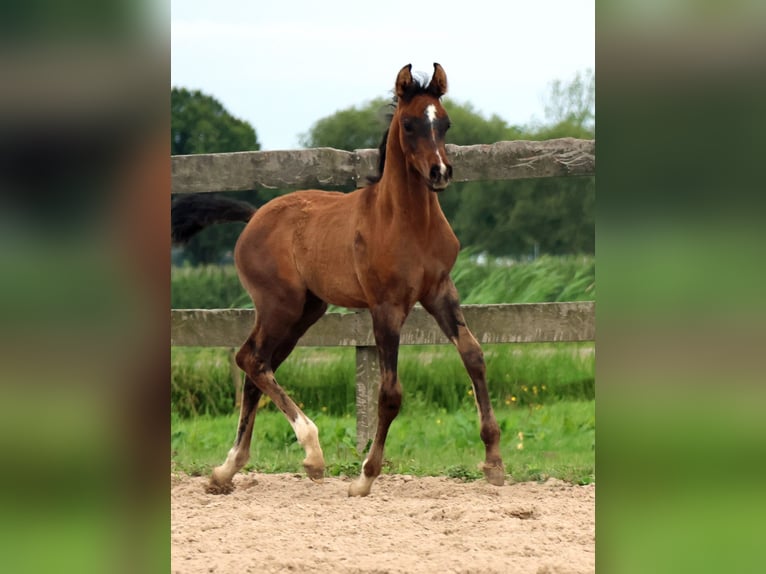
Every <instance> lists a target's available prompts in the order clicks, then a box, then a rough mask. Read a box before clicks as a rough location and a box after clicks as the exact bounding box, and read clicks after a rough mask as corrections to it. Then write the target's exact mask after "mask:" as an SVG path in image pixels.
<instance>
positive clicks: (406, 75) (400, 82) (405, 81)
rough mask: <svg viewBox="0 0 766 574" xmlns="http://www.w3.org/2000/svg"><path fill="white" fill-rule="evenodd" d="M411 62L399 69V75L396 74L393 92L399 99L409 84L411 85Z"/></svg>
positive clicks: (402, 97)
mask: <svg viewBox="0 0 766 574" xmlns="http://www.w3.org/2000/svg"><path fill="white" fill-rule="evenodd" d="M411 70H412V64H407V65H406V66H404V68H402V69H401V70H399V75H398V76H396V85H395V88H394V89H395V92H396V97H397V98H399V99H400V100H401V99H404V96H405V94H406V93H407V91H408V90H409V88H410V86H412V73H411Z"/></svg>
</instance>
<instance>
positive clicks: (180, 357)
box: [170, 347, 235, 417]
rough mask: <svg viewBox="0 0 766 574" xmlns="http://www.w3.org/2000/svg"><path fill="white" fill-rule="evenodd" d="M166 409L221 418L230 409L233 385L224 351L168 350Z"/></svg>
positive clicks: (232, 405)
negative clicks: (191, 351)
mask: <svg viewBox="0 0 766 574" xmlns="http://www.w3.org/2000/svg"><path fill="white" fill-rule="evenodd" d="M170 362H171V365H172V366H171V369H170V407H171V410H172V412H173V413H175V414H176V415H180V416H184V417H189V416H194V415H201V414H209V415H222V414H228V413H231V412H232V411H233V409H234V397H235V392H234V383H233V382H232V377H231V368H230V366H229V360H228V357H227V355H226V352H225V351H223V350H222V349H209V348H199V349H195V350H194V352H193V353H189V352H188V350H187V349H182V348H179V347H172V348H171V349H170Z"/></svg>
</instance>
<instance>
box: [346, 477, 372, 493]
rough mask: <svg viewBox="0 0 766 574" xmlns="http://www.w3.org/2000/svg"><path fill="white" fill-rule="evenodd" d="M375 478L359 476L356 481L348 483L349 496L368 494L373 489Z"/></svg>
mask: <svg viewBox="0 0 766 574" xmlns="http://www.w3.org/2000/svg"><path fill="white" fill-rule="evenodd" d="M374 480H375V479H370V478H367V477H360V478H357V479H356V480H355V481H354V482H352V483H351V484H349V485H348V495H349V496H367V495H368V494H370V490H371V489H372V483H373V481H374Z"/></svg>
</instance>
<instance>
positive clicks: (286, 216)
mask: <svg viewBox="0 0 766 574" xmlns="http://www.w3.org/2000/svg"><path fill="white" fill-rule="evenodd" d="M423 84H424V83H421V82H420V81H418V80H416V79H414V78H413V76H412V74H411V66H410V65H407V66H405V67H404V68H402V69H401V70H400V71H399V74H398V75H397V77H396V83H395V88H394V92H395V94H396V102H397V105H396V109H395V111H394V113H393V117H392V119H391V124H390V126H389V129H388V132H387V137H386V139H385V141H384V144H382V145H381V161H380V165H381V168H382V169H381V174H380V176H379V178H377V181H376V182H375V183H372V184H371V185H369V186H367V187H364V188H361V189H357V190H356V191H354V192H351V193H347V194H344V193H339V192H326V191H317V190H307V191H297V192H293V193H290V194H287V195H284V196H281V197H278V198H276V199H274V200H272V201H270V202H269V203H267V204H266V205H264V206H263V207H262V208H260V209H259V210H258V211H257V212H256V211H255V210H254V209H253V208H252V207H250V206H247V205H243V204H242V203H240V202H234V201H232V200H228V199H224V198H217V197H214V196H212V195H210V194H200V195H190V196H182V197H181V198H180V199H179V200H176V202H175V203H174V206H173V232H174V238H175V239H176V240H184V239H185V238H187V237H188V234H189V233H193V231H194V230H198V229H199V228H201V227H204V226H205V225H208V224H210V223H214V222H216V221H224V220H243V221H248V224H247V226H246V227H245V229H244V231H243V232H242V234H241V235H240V237H239V239H238V241H237V245H236V248H235V251H234V260H235V263H236V266H237V270H238V273H239V278H240V280H241V282H242V285H243V286H244V287H245V289H247V291H248V293H249V294H250V296H251V297H252V299H253V303H254V305H255V308H256V311H257V318H256V321H255V328H254V329H253V332H252V334H251V335H250V337H249V338H248V339H247V341H246V342H245V344H244V345H243V346H242V348H241V349H240V350H239V352H238V354H237V364H238V365H239V367H240V368H241V369H242V370H243V371H244V372H245V374H246V378H245V386H244V392H243V398H242V410H241V413H240V419H239V426H238V429H237V434H236V439H235V442H234V446H233V447H232V448H231V450H230V451H229V454H228V456H227V458H226V461H225V462H224V463H223V464H222V465H221V466H218V467H216V468H215V469H214V470H213V473H212V476H211V478H210V482H209V485H208V486H207V490H208V492H212V493H228V492H231V491H232V489H233V488H234V487H233V484H232V477H233V476H234V474H235V473H236V472H237V471H239V470H240V469H241V468H242V467H243V466H244V465H245V463H246V462H247V460H248V458H249V456H250V440H251V437H252V432H253V422H254V420H255V414H256V409H257V406H258V400H259V398H260V397H261V394H262V393H266V394H267V395H268V396H269V397H270V398H271V400H272V401H273V402H274V404H276V405H277V407H279V409H280V410H281V411H282V412H283V413H284V414H285V416H286V417H287V419H288V421H290V424H291V425H292V427H293V429H294V431H295V435H296V437H297V439H298V441H299V442H300V444H301V445H302V446H303V448H304V450H305V452H306V458H305V459H304V461H303V466H304V468H305V469H306V472H307V474H308V476H309V477H310V478H312V479H313V480H321V479H322V477H323V476H324V468H325V462H324V456H323V454H322V448H321V447H320V444H319V435H318V432H317V427H316V425H315V424H314V423H313V422H312V421H311V419H309V418H308V417H307V416H306V415H305V414H304V413H303V412H302V411H301V409H300V408H298V406H297V405H296V404H295V403H294V402H293V401H292V400H291V399H290V397H288V396H287V395H286V394H285V392H284V390H283V389H282V388H281V387H280V386H279V384H278V383H277V381H276V379H275V378H274V372H275V371H276V370H277V368H278V367H279V365H280V364H281V363H282V362H283V361H284V360H285V359H286V358H287V356H288V355H289V354H290V352H291V351H292V350H293V348H294V347H295V344H296V343H297V341H298V339H299V338H300V337H301V336H302V335H303V334H304V333H305V332H306V330H307V329H308V328H309V327H310V326H311V325H312V324H314V323H315V322H316V321H317V320H318V319H319V318H320V317H321V316H322V315H323V314H324V312H325V311H326V310H327V305H328V303H332V304H335V305H340V306H343V307H351V308H366V309H369V311H370V314H371V315H372V324H373V330H374V336H375V343H376V345H377V348H378V355H379V360H380V370H381V373H380V375H381V379H380V391H379V398H378V426H377V429H376V433H375V439H374V440H373V442H372V446H371V447H370V451H369V453H368V455H367V458H366V459H365V460H364V463H363V464H362V472H361V475H360V476H359V477H358V478H357V479H356V480H355V481H353V482H352V483H351V485H350V488H349V496H366V495H368V494H369V493H370V489H371V487H372V484H373V482H374V481H375V478H377V476H378V475H379V474H380V470H381V465H382V461H383V449H384V446H385V443H386V436H387V434H388V429H389V426H390V425H391V421H393V420H394V418H395V417H396V415H397V414H398V413H399V407H400V405H401V401H402V386H401V384H400V383H399V378H398V376H397V358H398V353H399V333H400V330H401V328H402V325H403V324H404V321H405V319H406V318H407V315H408V314H409V312H410V311H411V309H412V307H413V306H414V305H415V303H417V302H420V303H421V304H422V305H423V307H424V308H425V309H426V310H427V311H428V312H429V313H430V314H431V315H433V317H434V318H435V319H436V322H437V323H438V324H439V327H441V329H442V330H443V331H444V333H445V334H446V336H447V337H448V338H449V340H450V341H451V342H452V343H453V344H454V345H455V347H456V348H457V350H458V352H459V353H460V357H461V358H462V361H463V363H464V365H465V368H466V370H467V371H468V375H469V376H470V378H471V382H472V384H473V390H474V397H475V398H476V405H477V409H478V412H479V417H480V426H481V429H480V436H481V439H482V441H483V442H484V445H485V449H486V451H485V462H484V464H483V470H484V474H485V476H486V478H487V480H488V481H489V482H490V483H492V484H494V485H502V484H503V481H504V469H503V463H502V460H501V456H500V448H499V442H500V429H499V427H498V425H497V422H496V420H495V415H494V413H493V411H492V406H491V404H490V401H489V393H488V391H487V382H486V376H485V366H484V358H483V353H482V350H481V347H480V346H479V344H478V342H477V341H476V339H475V338H474V336H473V335H472V334H471V331H470V330H469V329H468V327H467V326H466V324H465V321H464V319H463V313H462V311H461V309H460V304H459V301H458V294H457V290H456V289H455V285H454V283H453V282H452V280H451V279H450V276H449V273H450V270H451V269H452V266H453V264H454V263H455V258H456V257H457V254H458V250H459V243H458V240H457V238H456V237H455V234H454V233H453V231H452V229H451V228H450V225H449V223H448V222H447V219H446V218H445V216H444V213H443V212H442V210H441V207H440V206H439V199H438V194H439V192H441V191H443V190H444V189H445V188H446V187H447V185H448V183H449V182H450V180H451V178H452V166H451V165H450V162H449V159H448V158H447V154H446V153H445V147H444V136H445V133H446V132H447V129H448V128H449V125H450V121H449V117H448V116H447V112H446V111H445V110H444V108H443V107H442V104H441V102H440V98H441V96H443V95H444V94H445V93H446V91H447V76H446V74H445V73H444V70H443V69H442V67H441V66H440V65H439V64H434V73H433V77H432V78H431V80H430V82H429V83H428V84H427V85H423ZM182 225H186V226H187V237H185V236H184V231H183V230H182ZM195 226H196V227H195ZM189 228H191V229H192V231H190V232H189V231H188V229H189Z"/></svg>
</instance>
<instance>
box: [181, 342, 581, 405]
mask: <svg viewBox="0 0 766 574" xmlns="http://www.w3.org/2000/svg"><path fill="white" fill-rule="evenodd" d="M228 352H229V351H228V350H227V349H199V348H173V349H172V354H171V404H172V407H173V411H174V412H175V413H176V414H178V415H179V416H183V417H190V416H195V415H199V414H203V413H210V414H223V413H230V412H233V410H234V397H235V392H234V385H233V383H232V377H231V374H230V373H231V370H230V368H229V359H228ZM484 353H485V359H486V364H487V380H488V381H489V389H490V396H491V398H492V401H493V404H495V405H505V406H507V407H523V406H534V405H540V404H550V403H555V402H558V401H562V400H590V399H593V398H594V396H595V374H594V356H593V344H592V343H556V344H551V343H540V344H518V345H502V344H497V345H484ZM354 365H355V361H354V349H353V348H334V349H333V348H321V349H315V348H304V347H299V348H297V349H295V351H293V353H292V354H291V355H290V357H289V358H288V359H287V361H285V363H284V364H283V365H282V366H281V367H280V368H279V370H278V371H277V380H278V381H279V383H280V385H282V387H284V389H285V390H286V391H287V393H288V394H289V395H290V396H291V397H292V398H293V400H295V402H296V403H298V404H299V405H300V406H301V408H303V409H304V410H305V411H306V412H307V413H309V414H310V415H311V414H328V415H335V416H340V415H344V414H353V413H354V412H356V403H355V397H356V390H355V370H354ZM235 372H236V373H237V376H238V377H240V378H241V375H240V374H239V372H238V371H235ZM399 377H400V380H401V381H402V385H403V387H404V401H403V403H402V412H408V411H409V410H411V409H414V410H421V409H434V408H440V409H444V410H445V412H453V411H456V410H459V409H461V408H463V407H470V406H472V405H473V402H474V399H473V391H472V389H471V382H470V379H469V378H468V375H467V374H466V372H465V369H464V367H463V364H462V362H461V360H460V357H459V355H458V353H457V352H455V349H453V348H452V347H449V346H417V347H403V348H402V349H401V350H400V353H399ZM264 408H265V409H267V410H273V409H275V408H276V407H274V405H272V404H271V403H268V401H267V404H266V406H265V407H264Z"/></svg>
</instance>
